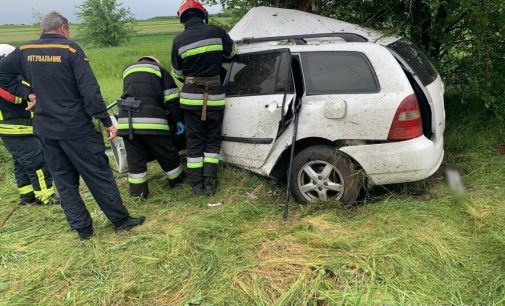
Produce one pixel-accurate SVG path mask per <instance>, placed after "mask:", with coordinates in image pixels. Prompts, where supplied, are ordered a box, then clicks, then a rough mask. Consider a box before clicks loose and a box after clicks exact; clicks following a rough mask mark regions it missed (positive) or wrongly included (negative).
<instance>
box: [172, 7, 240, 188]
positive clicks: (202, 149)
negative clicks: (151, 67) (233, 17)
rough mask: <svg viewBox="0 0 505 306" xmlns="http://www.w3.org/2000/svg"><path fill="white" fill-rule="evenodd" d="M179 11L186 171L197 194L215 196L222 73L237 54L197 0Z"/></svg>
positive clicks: (176, 47)
mask: <svg viewBox="0 0 505 306" xmlns="http://www.w3.org/2000/svg"><path fill="white" fill-rule="evenodd" d="M177 15H178V16H179V18H180V21H181V23H182V24H184V28H185V29H184V31H183V32H182V33H180V34H179V35H177V37H176V38H175V40H174V43H173V47H172V58H171V59H172V68H173V71H172V73H173V75H174V76H176V77H177V78H178V79H179V80H180V81H181V82H184V86H183V88H182V90H181V97H180V105H181V109H182V110H183V111H184V117H185V122H186V137H187V175H188V179H189V181H190V182H191V184H192V187H193V191H194V193H195V194H197V195H201V194H205V195H209V196H210V195H213V194H214V193H215V191H216V186H217V170H218V163H219V151H220V150H221V129H222V125H223V111H224V107H225V92H224V88H223V86H222V85H221V84H222V82H221V78H220V71H221V68H222V65H223V61H224V60H225V59H230V58H231V57H233V55H234V54H235V44H234V42H233V40H232V39H231V38H230V36H229V35H228V34H227V33H226V32H225V31H224V30H223V29H221V28H219V27H217V26H212V25H208V24H205V23H208V13H207V11H206V9H205V8H204V7H203V5H202V4H201V3H199V2H198V1H195V0H186V1H184V2H183V3H182V4H181V6H180V8H179V11H178V12H177Z"/></svg>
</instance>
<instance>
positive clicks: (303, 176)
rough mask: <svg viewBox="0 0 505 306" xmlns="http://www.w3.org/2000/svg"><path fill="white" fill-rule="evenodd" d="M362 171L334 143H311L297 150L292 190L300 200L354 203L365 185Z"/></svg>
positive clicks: (348, 204) (306, 201) (298, 200)
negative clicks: (315, 144) (316, 144)
mask: <svg viewBox="0 0 505 306" xmlns="http://www.w3.org/2000/svg"><path fill="white" fill-rule="evenodd" d="M363 182H364V180H363V172H362V171H361V170H360V169H358V168H357V167H356V165H355V164H354V163H353V162H352V160H351V159H350V158H348V157H346V156H344V155H343V154H339V153H337V151H336V149H335V147H331V146H324V145H318V146H312V147H308V148H306V149H304V150H302V151H301V152H299V153H298V154H296V156H295V158H294V161H293V172H292V174H291V194H292V195H293V197H294V198H295V200H296V201H297V202H298V203H308V202H313V201H328V200H339V201H340V202H341V203H342V204H343V206H345V207H350V206H352V205H353V204H354V203H355V202H356V200H357V198H358V196H359V194H360V190H361V189H362V187H363V185H364V184H363Z"/></svg>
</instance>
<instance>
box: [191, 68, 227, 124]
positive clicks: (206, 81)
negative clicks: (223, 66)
mask: <svg viewBox="0 0 505 306" xmlns="http://www.w3.org/2000/svg"><path fill="white" fill-rule="evenodd" d="M184 83H185V84H190V85H194V86H196V87H198V89H200V91H201V92H202V93H203V105H202V116H201V118H200V119H201V120H202V121H206V120H207V105H208V102H209V94H210V91H211V89H214V88H217V87H219V86H221V77H220V76H219V75H215V76H210V77H186V78H185V79H184Z"/></svg>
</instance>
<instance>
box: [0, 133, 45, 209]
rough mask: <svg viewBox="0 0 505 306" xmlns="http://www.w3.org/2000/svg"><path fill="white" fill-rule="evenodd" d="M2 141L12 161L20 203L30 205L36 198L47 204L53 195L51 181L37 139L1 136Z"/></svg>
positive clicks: (30, 136)
mask: <svg viewBox="0 0 505 306" xmlns="http://www.w3.org/2000/svg"><path fill="white" fill-rule="evenodd" d="M2 141H3V143H4V145H5V147H6V148H7V151H9V153H10V154H11V155H12V158H13V160H14V176H15V177H16V184H17V186H18V190H19V194H20V198H21V201H23V202H27V203H30V202H34V201H35V198H36V199H37V200H39V201H40V202H42V203H47V202H48V201H49V198H50V197H51V196H52V195H53V194H54V188H53V179H52V177H51V174H50V173H49V170H48V168H47V165H46V161H45V160H44V155H43V154H42V149H41V147H40V143H39V141H38V139H37V137H36V136H32V135H26V136H2Z"/></svg>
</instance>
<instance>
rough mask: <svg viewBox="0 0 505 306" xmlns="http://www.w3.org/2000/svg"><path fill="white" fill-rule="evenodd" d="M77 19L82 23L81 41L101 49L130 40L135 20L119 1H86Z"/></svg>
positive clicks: (80, 7)
mask: <svg viewBox="0 0 505 306" xmlns="http://www.w3.org/2000/svg"><path fill="white" fill-rule="evenodd" d="M78 8H79V10H80V11H79V12H78V13H77V17H78V18H79V19H80V21H81V23H82V27H81V33H82V34H81V36H80V37H79V39H81V40H82V41H83V42H84V43H88V44H93V45H96V46H99V47H115V46H119V45H121V44H123V43H125V42H127V41H129V40H130V37H131V35H132V34H134V30H133V25H134V22H135V18H134V16H133V14H132V13H131V11H130V9H128V8H124V7H122V4H121V3H120V2H117V0H86V1H85V2H84V3H83V4H82V5H80V6H79V7H78Z"/></svg>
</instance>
